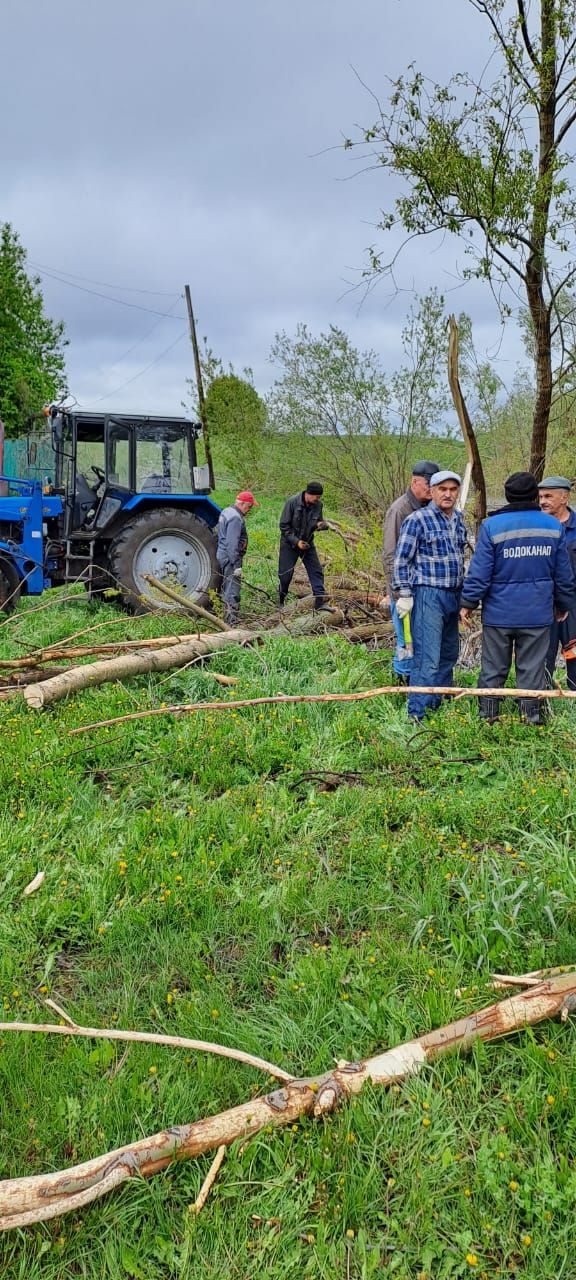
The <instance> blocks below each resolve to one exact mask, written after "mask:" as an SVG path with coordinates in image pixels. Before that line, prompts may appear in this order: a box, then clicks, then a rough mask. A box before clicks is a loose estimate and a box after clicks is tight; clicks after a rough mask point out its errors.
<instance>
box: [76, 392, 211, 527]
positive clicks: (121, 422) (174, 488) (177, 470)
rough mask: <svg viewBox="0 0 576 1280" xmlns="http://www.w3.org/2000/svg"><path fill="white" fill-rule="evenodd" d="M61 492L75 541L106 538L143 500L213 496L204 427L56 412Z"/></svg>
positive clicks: (177, 420)
mask: <svg viewBox="0 0 576 1280" xmlns="http://www.w3.org/2000/svg"><path fill="white" fill-rule="evenodd" d="M51 423H52V440H53V446H54V454H55V485H54V490H53V491H54V492H55V493H58V494H60V495H61V496H62V499H63V502H64V507H65V512H66V520H65V529H64V534H65V536H67V537H70V536H71V535H72V536H73V535H74V534H77V533H80V532H82V531H84V532H88V531H90V530H92V531H94V530H99V531H100V532H103V531H104V530H105V529H107V528H108V526H109V525H110V524H111V523H112V522H113V521H114V520H115V518H116V517H117V516H118V514H119V513H120V512H121V511H122V510H123V509H124V507H125V506H126V503H127V502H128V501H129V499H131V498H134V497H136V495H150V496H151V497H152V496H154V497H157V496H159V495H162V497H163V498H164V499H166V497H170V496H172V495H174V496H175V495H178V496H179V498H180V501H181V500H182V498H183V497H184V496H186V495H187V496H188V497H191V496H192V495H205V494H207V493H208V492H209V485H208V468H207V467H205V466H201V467H199V466H197V459H196V438H197V435H198V431H199V427H198V426H197V425H196V424H195V423H193V422H190V421H188V420H187V419H186V418H161V417H151V416H146V417H138V416H136V415H128V414H99V413H79V412H70V411H60V410H52V411H51Z"/></svg>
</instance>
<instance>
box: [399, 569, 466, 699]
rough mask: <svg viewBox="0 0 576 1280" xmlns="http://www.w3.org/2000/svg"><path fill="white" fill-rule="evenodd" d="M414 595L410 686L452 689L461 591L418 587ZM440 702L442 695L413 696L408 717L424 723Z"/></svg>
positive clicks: (456, 657)
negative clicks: (450, 686) (427, 711)
mask: <svg viewBox="0 0 576 1280" xmlns="http://www.w3.org/2000/svg"><path fill="white" fill-rule="evenodd" d="M413 595H414V608H413V610H412V616H411V627H412V643H413V645H414V657H413V659H412V669H411V671H410V684H411V685H413V684H414V685H424V684H426V685H448V686H449V685H451V684H452V683H453V678H454V667H455V665H456V662H457V660H458V647H459V636H458V611H459V608H460V588H455V589H454V590H447V589H445V588H442V587H414V588H413ZM440 702H441V697H440V696H439V695H438V694H434V693H413V694H409V695H408V715H409V716H412V717H413V718H414V719H416V720H422V719H423V716H424V712H425V711H426V709H427V708H430V710H435V709H436V707H438V706H440Z"/></svg>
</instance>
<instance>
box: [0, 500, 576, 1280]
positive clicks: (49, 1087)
mask: <svg viewBox="0 0 576 1280" xmlns="http://www.w3.org/2000/svg"><path fill="white" fill-rule="evenodd" d="M273 513H274V518H273ZM276 516H277V510H276V508H275V507H273V504H270V505H269V506H265V507H263V508H261V509H260V510H259V512H257V513H255V515H254V517H253V522H252V541H251V549H250V552H249V557H250V559H249V562H248V563H247V565H246V575H247V577H248V578H249V579H250V580H253V581H254V582H255V583H257V584H258V583H259V584H260V585H261V586H263V587H265V588H266V589H268V587H269V588H270V589H272V588H273V585H274V555H275V529H274V520H275V518H276ZM322 547H323V548H324V550H325V553H327V554H328V555H330V556H331V557H332V558H333V561H334V564H335V565H340V567H341V566H342V564H343V563H344V561H343V559H342V557H343V551H342V543H341V540H340V541H339V540H338V539H337V538H336V537H335V535H329V536H328V540H327V541H326V542H325V543H322ZM58 594H59V593H55V602H54V604H53V605H52V606H51V607H50V608H49V609H46V610H44V611H42V612H30V606H29V605H28V606H23V607H22V608H21V610H20V611H19V614H18V621H17V622H16V623H14V622H13V621H12V622H9V623H8V624H4V625H0V657H7V656H14V655H16V654H18V653H23V652H25V651H26V650H27V649H29V648H31V647H32V646H33V645H36V644H41V643H43V642H46V641H53V640H55V639H58V638H63V637H64V636H67V635H70V634H71V633H72V632H76V631H80V630H81V629H83V628H85V627H93V626H95V625H96V624H99V623H102V622H105V623H106V625H105V626H103V627H101V628H100V630H99V631H97V632H96V633H95V638H96V637H98V638H99V639H102V640H104V639H113V638H117V637H118V636H120V635H126V636H127V635H136V634H143V633H146V634H162V633H163V632H166V631H167V630H168V629H172V628H174V629H175V630H178V631H181V632H183V631H185V630H187V629H188V626H187V623H186V620H183V619H179V620H175V619H173V618H171V619H170V620H169V623H168V624H167V620H166V618H164V619H129V618H126V617H123V616H122V615H121V614H119V613H118V612H117V610H116V609H115V608H114V607H113V606H111V605H108V604H102V605H98V606H95V605H88V603H87V601H86V598H85V596H84V595H83V594H81V593H79V594H78V596H77V598H76V599H74V600H73V601H71V602H70V603H68V604H60V603H58ZM245 603H246V605H247V606H248V604H249V598H248V595H246V596H245ZM212 667H213V669H216V670H218V671H222V672H225V673H228V674H230V675H234V676H237V677H238V679H239V683H238V685H236V686H235V688H234V689H233V690H230V691H223V690H222V689H221V688H220V687H219V686H218V685H217V684H216V683H215V682H214V680H213V679H212V678H211V677H210V665H209V664H207V665H206V666H205V668H204V669H201V668H200V667H198V666H195V667H191V668H189V669H188V670H186V671H180V672H174V673H171V674H169V675H164V676H159V675H158V676H154V677H151V678H143V677H141V678H139V679H137V680H135V681H132V682H130V683H127V684H126V685H125V686H124V687H122V686H120V685H117V686H112V685H107V686H104V687H103V688H101V689H100V690H93V691H88V692H85V693H83V694H80V695H78V696H77V697H76V698H74V699H71V700H69V701H68V702H66V703H58V704H56V705H55V706H54V708H53V709H52V710H49V711H46V712H43V713H38V714H34V713H31V712H29V711H27V710H24V708H23V704H22V702H21V701H20V700H14V701H11V702H3V703H0V719H1V725H2V752H1V756H0V794H1V797H2V804H1V812H0V845H1V849H2V857H1V863H0V883H1V885H2V911H1V913H0V997H1V999H2V1004H3V1010H4V1013H3V1016H4V1019H5V1020H10V1019H21V1020H30V1021H46V1020H50V1019H51V1018H52V1017H53V1015H52V1014H50V1013H49V1011H48V1010H46V1008H45V1006H44V1005H43V1000H44V998H45V997H46V996H49V997H51V998H52V999H54V1000H55V1001H57V1002H58V1003H60V1004H61V1005H63V1006H64V1008H65V1009H66V1010H67V1011H68V1012H69V1013H70V1014H71V1015H72V1016H73V1017H74V1018H76V1019H77V1021H79V1022H84V1023H87V1024H90V1025H100V1026H119V1027H130V1028H136V1029H140V1030H147V1029H149V1030H156V1031H157V1030H164V1031H167V1032H169V1033H174V1034H181V1035H187V1036H194V1037H200V1038H205V1039H216V1040H220V1041H221V1042H223V1043H225V1044H231V1045H236V1046H238V1047H240V1048H243V1049H245V1050H248V1051H252V1052H253V1053H257V1054H259V1055H261V1056H263V1057H265V1058H267V1059H268V1060H270V1061H274V1062H276V1063H278V1064H279V1065H281V1066H283V1067H284V1068H285V1069H287V1070H289V1071H291V1072H293V1073H295V1074H304V1075H308V1074H311V1073H314V1072H318V1071H322V1070H324V1069H328V1068H329V1067H330V1066H331V1065H333V1063H334V1061H335V1060H336V1059H339V1058H341V1057H344V1058H350V1059H355V1058H359V1057H365V1056H367V1055H369V1054H370V1053H372V1052H374V1051H376V1050H377V1049H378V1048H379V1047H387V1046H393V1045H394V1044H397V1043H400V1042H401V1041H403V1040H406V1039H409V1038H411V1037H413V1036H415V1035H418V1034H419V1033H421V1032H423V1031H426V1030H428V1029H430V1028H432V1027H434V1026H438V1025H440V1024H442V1023H444V1022H447V1021H449V1020H450V1019H452V1018H454V1017H457V1016H460V1015H461V1014H463V1013H464V1012H466V1011H467V1010H470V1009H473V1008H478V1007H480V1006H482V1005H484V1004H488V1003H490V1002H491V1001H492V999H494V998H495V996H494V993H493V992H492V991H491V990H490V989H489V987H488V982H489V975H490V973H491V971H493V970H494V969H498V970H504V971H506V972H514V971H516V972H522V971H525V970H529V969H533V968H537V967H539V966H542V965H548V964H550V965H551V964H563V963H565V964H567V963H570V962H572V961H574V960H576V937H575V927H574V926H575V912H576V906H575V904H576V870H575V863H574V848H573V837H572V828H573V813H574V802H573V752H574V747H575V745H576V732H575V725H574V720H573V716H574V712H573V711H572V709H571V707H569V706H568V707H566V708H562V709H561V710H559V711H555V713H554V715H553V718H552V720H551V722H550V724H549V725H548V726H546V727H545V728H543V729H540V730H531V729H529V728H527V727H524V726H522V725H521V724H520V723H519V722H518V720H517V719H516V718H515V715H514V713H512V711H510V710H509V713H508V714H507V715H506V716H505V717H503V719H502V722H501V724H500V725H499V726H498V727H497V728H495V729H493V730H490V729H489V728H481V727H480V726H479V724H478V720H477V714H476V709H475V707H474V705H473V704H471V703H470V704H468V703H466V702H460V703H458V704H457V705H455V706H452V707H444V708H442V709H441V711H440V712H439V713H438V715H437V717H436V719H435V720H434V721H433V722H432V723H431V725H430V731H429V732H427V733H422V734H420V735H419V736H416V737H413V733H414V726H409V725H408V723H407V720H406V715H405V704H404V700H403V699H400V698H398V699H395V698H391V699H388V700H386V699H382V700H378V701H374V702H368V703H364V704H357V705H355V704H354V703H350V704H341V705H337V704H336V705H332V706H330V705H325V706H322V705H308V706H306V705H304V706H298V707H296V708H293V709H290V708H282V707H280V708H279V707H268V708H256V709H247V710H241V711H237V712H233V713H232V712H231V713H220V714H218V713H215V712H212V713H210V712H206V713H200V714H196V715H193V716H188V717H186V718H180V719H172V718H169V717H163V716H160V717H156V718H153V719H150V720H148V721H146V720H142V721H136V722H133V723H128V724H124V725H119V726H115V727H114V728H112V729H108V730H99V731H94V732H93V733H91V734H90V735H86V736H85V737H75V738H70V737H69V736H68V731H69V730H70V729H71V728H73V727H75V726H77V725H80V724H83V723H88V722H91V721H94V720H99V719H102V718H105V717H107V716H114V715H120V714H122V713H124V712H129V711H132V710H136V709H137V708H139V707H141V708H144V707H150V706H159V705H161V704H162V703H167V702H179V701H191V700H196V699H202V700H204V699H205V700H209V699H212V698H214V699H215V698H222V697H225V698H226V697H236V696H240V697H244V696H246V697H250V696H257V695H259V694H267V693H270V694H272V693H278V692H284V693H301V692H315V693H316V692H324V691H326V692H330V691H336V690H344V691H351V690H354V689H363V688H368V687H370V686H372V685H376V684H381V683H386V682H387V681H390V678H391V668H390V654H389V653H387V652H386V651H380V652H377V653H372V652H368V651H366V650H363V649H359V648H357V647H352V646H350V645H348V644H346V643H345V642H344V641H343V640H342V639H341V638H340V637H338V636H337V635H334V636H328V637H326V638H320V639H310V640H300V641H296V640H293V639H291V638H290V637H286V638H285V639H272V640H270V641H268V642H267V643H266V645H265V646H263V647H261V648H253V649H249V650H238V649H236V650H229V651H227V652H226V653H222V654H220V655H218V657H217V659H215V660H213V661H212ZM471 678H472V677H468V679H469V680H470V679H471ZM318 769H333V770H336V771H342V770H355V771H358V772H359V773H360V774H361V777H360V779H359V783H360V785H356V786H352V785H343V786H341V787H339V788H338V789H337V790H335V791H334V792H331V793H326V792H319V791H318V790H317V788H316V786H315V785H313V784H312V783H310V782H309V781H306V780H305V779H303V775H304V774H305V773H306V772H307V771H310V770H318ZM39 870H44V871H45V873H46V879H45V882H44V884H43V886H42V888H41V889H39V890H38V891H37V893H36V894H34V895H33V896H31V897H29V898H24V897H23V896H22V891H23V888H24V886H25V885H26V884H27V883H28V881H29V880H31V879H32V876H33V875H34V874H35V873H36V872H37V871H39ZM460 988H466V991H465V993H464V994H461V995H459V994H457V991H458V989H460ZM574 1047H575V1030H574V1026H573V1025H572V1024H571V1023H566V1024H563V1025H560V1024H552V1023H547V1024H543V1025H542V1026H540V1027H539V1028H536V1029H535V1030H534V1031H530V1030H528V1031H526V1032H524V1033H521V1034H518V1035H517V1036H514V1037H511V1038H509V1039H507V1040H505V1041H500V1042H495V1043H492V1044H490V1045H487V1046H482V1045H480V1046H477V1047H476V1049H475V1050H474V1051H473V1052H471V1053H470V1054H468V1055H467V1056H465V1057H458V1056H454V1057H451V1058H446V1059H444V1060H443V1061H442V1062H439V1063H438V1064H437V1065H436V1066H435V1067H433V1068H430V1069H427V1070H426V1071H425V1072H424V1073H423V1074H422V1075H421V1076H420V1077H419V1078H418V1079H414V1080H410V1081H408V1082H407V1083H406V1084H403V1085H399V1086H396V1087H395V1088H392V1089H390V1090H385V1089H379V1090H376V1089H374V1090H366V1091H365V1092H364V1093H363V1094H362V1095H361V1096H360V1097H359V1098H358V1099H357V1100H356V1101H355V1102H353V1103H352V1104H351V1105H349V1106H348V1107H346V1108H344V1109H343V1110H342V1111H340V1112H339V1113H337V1114H335V1115H334V1116H333V1117H331V1118H327V1119H325V1120H323V1121H311V1120H310V1121H304V1122H302V1123H301V1124H299V1125H294V1126H293V1127H292V1128H289V1129H288V1130H281V1129H277V1130H274V1131H270V1132H263V1133H261V1134H260V1135H258V1136H257V1137H255V1138H254V1139H253V1140H251V1141H249V1142H247V1143H244V1144H243V1145H238V1146H237V1147H234V1148H232V1149H231V1150H230V1151H229V1153H228V1155H227V1158H226V1160H225V1162H224V1165H223V1167H222V1169H221V1171H220V1174H219V1177H218V1180H217V1183H216V1185H215V1187H214V1189H213V1191H212V1193H211V1196H210V1198H209V1200H208V1202H207V1205H206V1207H205V1208H204V1210H203V1212H202V1213H201V1214H200V1215H199V1216H198V1217H196V1216H194V1215H192V1214H191V1213H190V1211H189V1206H190V1205H191V1203H192V1202H193V1201H194V1199H195V1197H196V1195H197V1193H198V1189H199V1186H200V1184H201V1181H202V1179H203V1177H204V1176H205V1174H206V1171H207V1169H208V1167H209V1164H210V1161H211V1157H210V1156H206V1157H204V1158H202V1159H201V1160H199V1161H196V1162H181V1163H179V1164H175V1165H173V1166H172V1167H170V1168H169V1169H167V1170H166V1171H165V1172H163V1173H160V1174H158V1175H157V1176H156V1177H154V1178H152V1179H151V1180H149V1181H132V1182H131V1183H129V1184H126V1185H125V1186H124V1187H123V1188H122V1189H120V1190H118V1191H116V1192H112V1193H111V1194H110V1195H109V1196H108V1197H107V1198H105V1199H103V1200H101V1201H98V1202H97V1203H96V1204H95V1205H93V1206H91V1207H89V1208H87V1209H85V1210H84V1211H81V1212H78V1213H73V1214H70V1215H68V1216H65V1217H62V1218H60V1219H56V1220H54V1221H52V1222H48V1223H46V1224H40V1225H37V1226H34V1227H30V1228H28V1229H27V1230H24V1231H13V1232H7V1233H5V1234H3V1235H2V1236H0V1275H1V1276H2V1277H6V1280H37V1278H40V1277H42V1280H64V1278H68V1277H76V1276H78V1277H86V1278H89V1280H104V1278H105V1280H122V1278H123V1277H134V1278H135V1280H186V1278H188V1277H190V1278H194V1280H196V1278H198V1280H200V1278H202V1280H251V1278H252V1277H266V1278H268V1277H269V1278H270V1280H296V1278H298V1280H334V1278H336V1277H337V1278H340V1277H341V1278H342V1280H348V1278H349V1277H350V1278H354V1280H360V1278H361V1280H365V1278H366V1280H367V1278H369V1277H378V1278H379V1277H383V1280H384V1277H391V1278H392V1277H394V1278H395V1280H445V1278H447V1277H450V1278H453V1277H455V1278H456V1277H462V1276H475V1275H476V1276H488V1277H493V1276H510V1275H518V1276H522V1277H526V1280H528V1278H530V1280H543V1278H544V1280H556V1278H557V1277H565V1278H566V1280H571V1278H572V1277H574V1276H575V1275H576V1262H574V1259H573V1245H572V1234H573V1214H574V1201H575V1195H576V1173H575V1170H574V1137H575V1131H576V1118H575V1113H574V1086H575V1083H576V1065H575V1059H574ZM268 1087H269V1080H268V1079H267V1078H266V1077H263V1076H262V1075H261V1074H259V1073H257V1072H256V1071H254V1070H252V1069H250V1068H247V1067H244V1066H241V1065H239V1064H235V1063H232V1062H228V1061H224V1060H222V1059H216V1058H213V1057H206V1056H200V1055H191V1054H189V1053H185V1052H183V1051H181V1050H177V1049H166V1048H156V1047H152V1046H146V1045H134V1044H133V1045H131V1046H130V1047H129V1049H128V1052H127V1053H126V1054H124V1053H123V1046H122V1045H118V1044H112V1043H110V1042H103V1041H100V1042H92V1041H89V1040H79V1039H76V1040H75V1039H74V1038H72V1037H70V1038H67V1037H56V1036H54V1037H43V1036H34V1037H32V1036H25V1035H16V1034H10V1033H5V1034H3V1035H2V1036H1V1039H0V1135H1V1143H0V1177H2V1178H12V1177H17V1176H20V1175H26V1174H32V1173H40V1172H43V1171H48V1170H52V1169H58V1168H64V1167H66V1166H67V1165H70V1164H73V1163H75V1162H76V1161H79V1160H82V1159H85V1158H89V1157H91V1156H93V1155H97V1154H98V1153H101V1152H104V1151H106V1150H109V1149H112V1148H114V1147H116V1146H118V1145H120V1144H122V1143H125V1142H129V1141H133V1140H135V1139H137V1138H139V1137H142V1136H143V1135H144V1134H152V1133H154V1132H156V1131H158V1130H160V1129H162V1128H163V1127H166V1126H170V1125H172V1124H175V1123H184V1122H187V1121H191V1120H193V1119H197V1118H199V1117H201V1116H203V1115H208V1114H210V1113H213V1112H216V1111H220V1110H222V1109H225V1108H226V1107H228V1106H231V1105H233V1104H235V1103H238V1102H240V1101H244V1100H247V1099H249V1098H250V1097H251V1096H253V1095H254V1094H255V1093H256V1092H258V1091H259V1090H264V1091H265V1090H266V1089H267V1088H268Z"/></svg>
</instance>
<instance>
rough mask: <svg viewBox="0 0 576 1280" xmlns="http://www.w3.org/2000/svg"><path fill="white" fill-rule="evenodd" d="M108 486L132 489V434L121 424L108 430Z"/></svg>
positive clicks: (116, 424)
mask: <svg viewBox="0 0 576 1280" xmlns="http://www.w3.org/2000/svg"><path fill="white" fill-rule="evenodd" d="M107 477H108V484H111V485H118V486H119V488H120V489H130V487H131V485H130V432H129V431H128V429H127V428H126V427H122V426H120V424H119V423H112V425H111V426H110V427H109V428H108V471H107Z"/></svg>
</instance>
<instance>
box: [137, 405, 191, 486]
mask: <svg viewBox="0 0 576 1280" xmlns="http://www.w3.org/2000/svg"><path fill="white" fill-rule="evenodd" d="M136 491H137V493H193V492H194V484H193V479H192V474H191V469H190V453H189V445H188V430H187V429H186V428H185V427H183V426H180V425H178V424H177V423H173V424H171V423H167V424H161V423H151V422H149V423H146V424H145V425H144V424H143V425H142V426H139V427H138V428H137V435H136Z"/></svg>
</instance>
